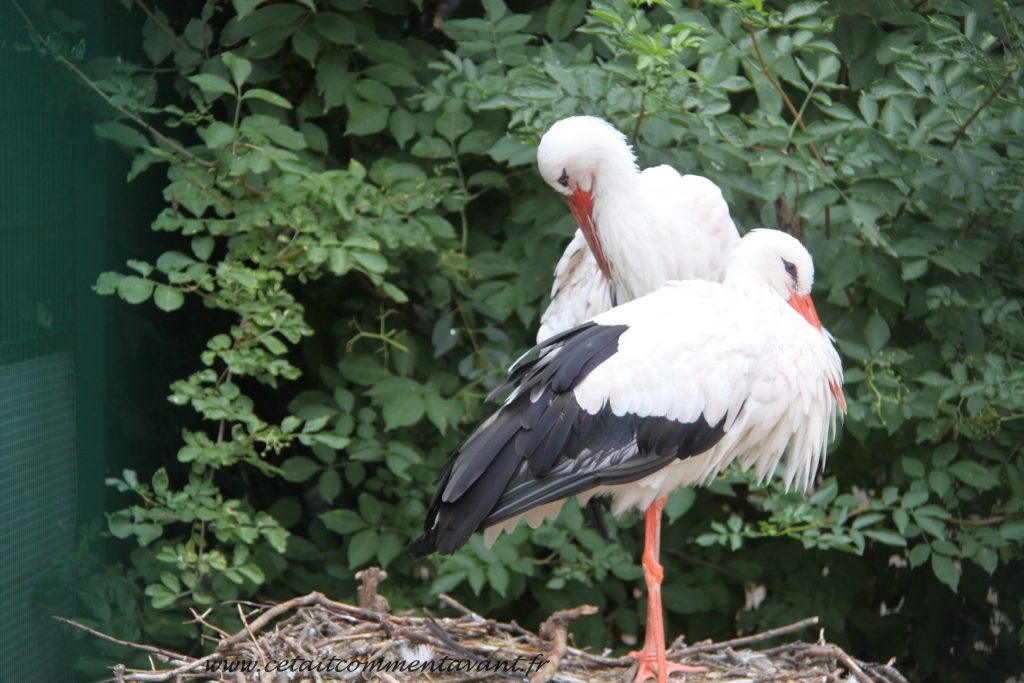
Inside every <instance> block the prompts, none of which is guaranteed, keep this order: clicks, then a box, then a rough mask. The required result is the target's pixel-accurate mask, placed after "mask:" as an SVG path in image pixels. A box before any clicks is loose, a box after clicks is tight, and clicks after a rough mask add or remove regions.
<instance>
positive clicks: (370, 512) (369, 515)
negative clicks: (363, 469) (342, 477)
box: [359, 493, 384, 525]
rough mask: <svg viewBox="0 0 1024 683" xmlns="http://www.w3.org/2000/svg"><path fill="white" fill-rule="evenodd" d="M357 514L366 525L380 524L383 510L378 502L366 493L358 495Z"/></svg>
mask: <svg viewBox="0 0 1024 683" xmlns="http://www.w3.org/2000/svg"><path fill="white" fill-rule="evenodd" d="M359 514H361V515H362V516H363V519H365V520H366V523H367V524H371V525H372V524H380V520H381V518H382V517H383V516H384V510H383V508H382V507H381V504H380V501H378V500H377V499H376V498H374V497H373V496H371V495H370V494H368V493H360V494H359Z"/></svg>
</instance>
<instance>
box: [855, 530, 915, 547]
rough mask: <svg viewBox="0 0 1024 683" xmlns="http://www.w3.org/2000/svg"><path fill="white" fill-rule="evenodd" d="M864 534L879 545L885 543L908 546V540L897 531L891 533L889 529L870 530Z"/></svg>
mask: <svg viewBox="0 0 1024 683" xmlns="http://www.w3.org/2000/svg"><path fill="white" fill-rule="evenodd" d="M863 533H864V535H865V536H867V537H868V538H873V539H875V540H876V541H878V542H879V543H884V544H885V545H896V546H905V545H906V544H907V539H905V538H903V537H902V536H900V535H899V534H898V533H896V532H895V531H889V530H887V529H868V530H867V531H864V532H863Z"/></svg>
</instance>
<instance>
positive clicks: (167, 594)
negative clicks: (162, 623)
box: [146, 583, 178, 609]
mask: <svg viewBox="0 0 1024 683" xmlns="http://www.w3.org/2000/svg"><path fill="white" fill-rule="evenodd" d="M146 597H148V598H149V599H150V601H151V602H152V604H153V608H154V609H164V608H167V607H170V606H171V605H173V604H174V601H175V600H177V599H178V598H177V595H175V594H174V593H172V592H171V591H170V590H168V589H167V587H166V586H164V585H163V584H159V583H152V584H150V585H148V586H146Z"/></svg>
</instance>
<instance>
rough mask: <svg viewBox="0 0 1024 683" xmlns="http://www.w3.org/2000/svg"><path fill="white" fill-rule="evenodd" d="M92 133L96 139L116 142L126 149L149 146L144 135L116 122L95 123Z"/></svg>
mask: <svg viewBox="0 0 1024 683" xmlns="http://www.w3.org/2000/svg"><path fill="white" fill-rule="evenodd" d="M93 131H94V132H95V133H96V135H97V137H100V138H103V139H104V140H110V141H112V142H116V143H117V144H119V145H121V146H122V147H124V148H126V149H137V148H139V147H147V146H148V145H149V139H148V138H147V137H146V136H145V135H143V134H142V133H140V132H139V131H137V130H136V129H134V128H132V127H131V126H127V125H125V124H123V123H118V122H117V121H104V122H103V123H97V124H96V125H94V126H93Z"/></svg>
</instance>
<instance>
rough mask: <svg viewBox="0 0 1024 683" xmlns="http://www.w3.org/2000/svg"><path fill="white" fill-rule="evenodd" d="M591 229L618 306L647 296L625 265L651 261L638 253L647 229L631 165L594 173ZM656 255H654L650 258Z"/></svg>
mask: <svg viewBox="0 0 1024 683" xmlns="http://www.w3.org/2000/svg"><path fill="white" fill-rule="evenodd" d="M593 196H594V226H595V233H596V235H597V240H598V242H599V243H600V247H601V251H602V252H603V254H604V258H605V260H606V261H607V263H608V266H609V269H610V273H609V275H610V278H611V281H612V285H613V289H614V292H615V298H616V299H617V301H618V302H619V303H620V304H621V303H624V302H626V301H631V300H633V299H635V298H637V297H639V296H643V295H644V294H647V293H648V292H647V291H641V290H640V289H638V287H637V286H636V277H635V274H634V273H631V272H630V271H629V269H628V266H627V264H630V263H638V264H645V263H651V262H653V261H652V259H648V258H646V257H644V256H642V255H640V254H638V252H640V251H642V250H643V249H644V247H645V246H646V244H647V243H646V242H645V240H644V238H643V233H644V230H645V229H646V228H647V227H648V226H647V225H646V222H647V221H645V220H644V213H645V211H644V207H645V205H646V203H647V202H648V201H650V199H649V198H647V197H646V196H644V188H643V186H642V182H641V181H640V174H639V172H638V170H637V168H636V165H635V164H634V163H632V162H630V163H628V164H625V163H615V164H612V163H608V164H606V165H605V166H603V167H602V168H601V169H600V170H599V173H598V174H595V179H594V187H593ZM653 256H656V255H652V257H653Z"/></svg>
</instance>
